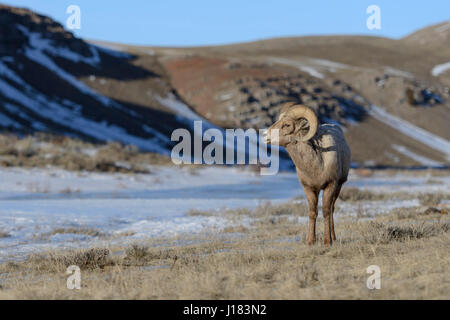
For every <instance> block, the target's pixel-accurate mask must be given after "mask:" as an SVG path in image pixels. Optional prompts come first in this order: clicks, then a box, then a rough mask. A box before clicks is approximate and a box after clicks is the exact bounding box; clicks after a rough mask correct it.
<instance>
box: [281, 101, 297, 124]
mask: <svg viewBox="0 0 450 320" xmlns="http://www.w3.org/2000/svg"><path fill="white" fill-rule="evenodd" d="M295 104H296V102H295V101H289V102H286V103H284V104H283V106H282V107H281V109H280V115H279V116H278V120H280V119H281V118H282V117H283V116H284V115H285V114H286V111H288V109H289V108H290V107H292V106H294V105H295Z"/></svg>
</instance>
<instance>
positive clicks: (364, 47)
mask: <svg viewBox="0 0 450 320" xmlns="http://www.w3.org/2000/svg"><path fill="white" fill-rule="evenodd" d="M448 25H449V22H446V23H442V24H440V25H437V26H432V27H429V28H426V29H423V30H419V31H417V32H415V33H413V34H412V35H411V36H408V37H406V38H404V39H400V40H392V39H385V38H379V37H360V36H355V37H352V36H323V37H299V38H282V39H269V40H264V41H257V42H251V43H243V44H236V45H227V46H215V47H195V48H161V47H138V46H128V45H122V44H117V43H101V42H92V41H91V42H86V41H84V40H82V39H78V38H76V37H74V36H73V34H72V33H70V32H67V31H66V30H64V28H63V27H62V26H61V25H60V24H59V23H57V22H55V21H53V20H52V19H50V18H48V17H45V16H41V15H38V14H35V13H33V12H31V11H29V10H26V9H18V8H11V7H7V6H0V39H1V40H0V128H2V130H3V131H13V132H18V133H30V132H35V131H44V132H49V133H52V134H60V135H70V136H74V137H78V138H82V139H85V140H93V141H106V140H117V141H121V142H123V143H125V144H134V145H136V146H138V147H139V148H140V149H141V150H145V151H156V152H159V153H164V154H168V153H169V151H170V149H171V146H172V145H173V143H172V142H171V141H170V136H171V133H172V131H173V130H174V129H175V128H179V127H184V128H188V129H189V130H191V129H192V120H195V119H205V120H207V121H206V122H207V123H208V125H210V126H217V127H222V128H237V127H239V128H250V127H251V128H264V127H267V126H268V125H270V124H271V123H272V122H273V121H274V120H275V119H276V118H277V115H278V112H279V110H280V108H281V106H282V104H283V103H284V102H286V101H291V100H295V101H297V102H298V103H303V104H306V105H309V106H310V107H312V108H314V109H315V110H316V112H317V114H318V115H319V118H320V121H321V122H323V123H325V122H332V123H339V124H340V125H341V126H342V127H343V128H344V131H345V134H346V137H347V139H348V141H349V143H350V146H351V149H352V154H353V160H354V164H355V165H366V166H386V165H387V166H423V165H425V166H442V165H448V164H449V163H450V161H449V160H450V142H449V140H450V126H449V125H448V123H450V112H449V111H450V110H449V109H450V93H449V86H450V44H449V42H448V41H447V39H448V37H449V36H448V35H449V33H450V28H448Z"/></svg>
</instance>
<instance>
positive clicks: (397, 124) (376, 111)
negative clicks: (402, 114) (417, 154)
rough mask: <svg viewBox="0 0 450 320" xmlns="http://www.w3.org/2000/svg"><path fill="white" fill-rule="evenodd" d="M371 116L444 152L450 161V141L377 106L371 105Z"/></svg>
mask: <svg viewBox="0 0 450 320" xmlns="http://www.w3.org/2000/svg"><path fill="white" fill-rule="evenodd" d="M369 114H370V115H371V116H372V117H374V118H375V119H377V120H379V121H381V122H383V123H385V124H387V125H389V126H390V127H392V128H394V129H396V130H398V131H400V132H401V133H403V134H405V135H407V136H408V137H411V138H413V139H415V140H417V141H419V142H421V143H423V144H425V145H427V146H428V147H430V148H432V149H434V150H438V151H440V152H442V153H443V154H445V155H446V158H447V160H450V141H448V140H446V139H444V138H442V137H439V136H437V135H435V134H432V133H431V132H428V131H426V130H424V129H422V128H419V127H417V126H415V125H413V124H411V123H409V122H408V121H405V120H403V119H400V118H398V117H396V116H393V115H391V114H389V113H388V112H387V111H386V110H384V109H382V108H380V107H377V106H375V105H371V107H370V110H369Z"/></svg>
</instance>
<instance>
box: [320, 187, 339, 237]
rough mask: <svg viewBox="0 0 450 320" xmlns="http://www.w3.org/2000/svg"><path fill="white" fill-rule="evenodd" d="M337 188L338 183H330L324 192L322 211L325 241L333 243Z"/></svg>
mask: <svg viewBox="0 0 450 320" xmlns="http://www.w3.org/2000/svg"><path fill="white" fill-rule="evenodd" d="M336 190H337V184H336V183H329V184H328V185H327V186H326V187H325V189H324V190H323V194H322V211H323V243H324V244H326V245H328V244H332V243H333V240H332V237H331V226H332V221H333V220H332V219H333V218H332V216H333V210H332V209H333V202H334V200H335V193H336Z"/></svg>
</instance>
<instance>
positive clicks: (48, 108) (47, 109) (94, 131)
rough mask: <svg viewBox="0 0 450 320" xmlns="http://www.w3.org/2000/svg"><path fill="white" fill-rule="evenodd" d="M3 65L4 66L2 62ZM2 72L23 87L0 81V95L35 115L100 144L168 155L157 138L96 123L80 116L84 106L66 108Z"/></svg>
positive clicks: (12, 75)
mask: <svg viewBox="0 0 450 320" xmlns="http://www.w3.org/2000/svg"><path fill="white" fill-rule="evenodd" d="M0 66H2V64H1V63H0ZM0 72H2V73H3V74H6V75H7V76H8V78H9V79H10V80H13V82H16V83H17V84H19V85H20V86H21V87H22V88H23V90H17V89H16V88H15V87H13V86H11V85H10V84H9V83H8V82H6V81H3V80H1V79H0V92H2V93H3V94H4V95H5V96H6V97H8V98H9V99H11V100H13V101H16V102H17V103H19V104H21V105H23V106H25V107H26V108H28V109H29V110H31V111H33V112H34V113H36V114H39V115H40V116H41V117H44V118H47V119H49V120H52V121H54V122H56V123H59V124H62V125H65V126H67V127H69V128H72V129H73V130H75V131H79V132H83V133H84V134H86V135H88V136H91V137H94V138H96V139H99V140H100V141H107V140H114V141H122V142H123V143H126V144H134V145H135V146H137V147H139V148H140V149H142V150H147V151H154V152H159V153H162V154H168V150H167V149H166V148H163V147H161V145H160V144H158V143H156V140H158V141H159V139H158V138H157V137H155V139H156V140H155V139H152V140H149V139H146V138H141V137H137V136H133V135H130V134H128V133H127V132H126V131H125V129H123V128H121V127H118V126H116V125H112V124H110V125H108V124H107V123H105V122H96V121H93V120H90V119H87V118H85V117H83V116H81V115H80V113H79V110H81V108H82V107H81V106H78V107H76V108H73V106H74V105H75V104H74V103H72V104H71V105H70V106H71V108H67V107H65V106H64V105H61V104H58V103H56V102H54V101H50V100H48V99H47V97H46V96H44V95H42V94H41V93H39V92H37V91H35V90H34V89H33V88H32V87H30V86H29V85H28V84H26V83H25V82H23V81H22V79H20V77H18V76H17V75H15V73H14V72H13V71H11V70H10V69H8V68H6V66H5V65H3V66H2V67H0ZM25 92H26V93H25ZM159 142H160V143H162V141H159Z"/></svg>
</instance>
